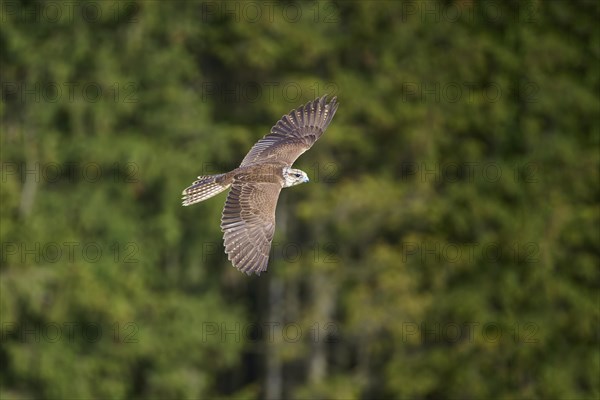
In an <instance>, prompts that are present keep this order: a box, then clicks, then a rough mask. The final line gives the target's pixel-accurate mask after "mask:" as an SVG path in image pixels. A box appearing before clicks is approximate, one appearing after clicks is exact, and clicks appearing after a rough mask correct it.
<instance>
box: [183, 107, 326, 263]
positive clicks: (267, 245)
mask: <svg viewBox="0 0 600 400" xmlns="http://www.w3.org/2000/svg"><path fill="white" fill-rule="evenodd" d="M336 100H337V98H336V97H333V98H332V99H331V100H330V101H329V102H327V96H323V97H321V98H318V99H315V100H313V101H311V102H309V103H306V104H305V105H304V106H302V107H299V108H297V109H295V110H292V111H290V112H289V113H288V114H286V115H284V116H283V117H281V119H280V120H279V121H278V122H277V123H276V124H275V125H274V126H273V127H272V128H271V132H270V133H269V134H267V135H265V136H264V137H263V138H262V139H260V140H259V141H258V142H257V143H256V144H255V145H254V146H253V147H252V149H250V152H249V153H248V154H247V155H246V157H244V159H243V160H242V163H241V164H240V166H239V167H238V168H236V169H234V170H233V171H230V172H227V173H224V174H217V175H201V176H199V177H198V179H197V180H196V181H195V182H194V183H192V185H191V186H189V187H188V188H186V189H185V190H184V191H183V193H182V195H183V197H182V200H183V205H184V206H189V205H192V204H195V203H198V202H200V201H204V200H206V199H208V198H211V197H213V196H215V195H217V194H219V193H221V192H222V191H224V190H226V189H230V190H229V193H228V194H227V199H226V200H225V207H224V208H223V213H222V216H221V230H222V231H223V241H224V244H225V253H227V258H228V259H229V261H231V263H232V264H233V266H234V267H236V268H237V269H239V270H240V271H242V272H245V273H247V274H248V275H251V274H252V273H256V274H257V275H260V273H261V272H263V271H266V269H267V264H268V262H269V252H270V250H271V242H272V241H273V234H274V233H275V208H276V207H277V199H278V198H279V193H280V192H281V189H282V188H287V187H290V186H295V185H299V184H301V183H305V182H308V181H309V179H308V176H307V175H306V173H305V172H304V171H301V170H299V169H294V168H292V164H293V163H294V161H296V159H297V158H298V157H299V156H300V155H301V154H302V153H304V152H305V151H306V150H308V149H310V148H311V147H312V145H313V144H314V143H315V142H316V141H317V140H318V139H319V138H320V137H321V135H323V132H325V129H327V126H329V123H330V122H331V120H332V118H333V116H334V115H335V112H336V111H337V108H338V103H337V101H336Z"/></svg>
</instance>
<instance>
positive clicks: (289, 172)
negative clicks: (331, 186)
mask: <svg viewBox="0 0 600 400" xmlns="http://www.w3.org/2000/svg"><path fill="white" fill-rule="evenodd" d="M283 179H284V180H285V184H284V185H283V187H290V186H295V185H299V184H301V183H306V182H308V181H309V179H308V175H306V172H304V171H302V170H299V169H294V168H284V169H283Z"/></svg>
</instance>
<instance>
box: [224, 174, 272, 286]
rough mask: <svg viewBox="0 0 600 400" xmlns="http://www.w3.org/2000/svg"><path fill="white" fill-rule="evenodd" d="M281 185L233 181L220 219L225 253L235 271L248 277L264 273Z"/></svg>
mask: <svg viewBox="0 0 600 400" xmlns="http://www.w3.org/2000/svg"><path fill="white" fill-rule="evenodd" d="M281 186H282V185H281V184H280V183H271V182H253V181H239V180H236V181H234V182H233V184H232V186H231V190H230V191H229V194H228V195H227V200H226V201H225V208H224V209H223V215H222V218H221V230H222V231H223V232H224V235H223V239H224V243H225V252H226V253H227V257H228V259H229V260H230V261H231V263H232V264H233V266H234V267H236V268H237V269H239V270H240V271H242V272H245V273H247V274H248V275H250V274H252V273H256V274H259V275H260V273H261V272H262V271H265V270H266V269H267V263H268V261H269V252H270V249H271V242H272V241H273V234H274V233H275V208H276V206H277V199H278V198H279V192H280V191H281Z"/></svg>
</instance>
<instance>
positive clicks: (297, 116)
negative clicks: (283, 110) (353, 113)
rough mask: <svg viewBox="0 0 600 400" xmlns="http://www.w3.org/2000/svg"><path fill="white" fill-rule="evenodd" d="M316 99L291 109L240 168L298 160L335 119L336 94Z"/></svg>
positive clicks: (251, 150) (291, 162)
mask: <svg viewBox="0 0 600 400" xmlns="http://www.w3.org/2000/svg"><path fill="white" fill-rule="evenodd" d="M326 98H327V96H323V97H321V98H319V99H316V100H313V101H311V102H309V103H306V105H304V106H302V107H299V108H297V109H296V110H293V111H290V113H289V114H287V115H284V116H283V117H281V119H280V120H279V121H278V122H277V123H276V124H275V126H273V127H272V128H271V133H269V134H268V135H266V136H265V137H263V138H262V139H260V140H259V141H258V142H257V143H256V144H255V145H254V146H253V147H252V149H250V152H249V153H248V154H247V155H246V157H244V159H243V160H242V163H241V164H240V167H244V166H248V165H252V164H256V163H262V162H265V161H267V162H273V161H280V162H285V163H286V164H287V165H289V166H291V165H292V164H293V163H294V161H296V159H297V158H298V157H300V155H301V154H302V153H304V152H305V151H306V150H308V149H310V148H311V146H312V145H313V144H314V143H315V142H316V141H317V139H319V138H320V137H321V135H322V134H323V132H325V129H327V126H328V125H329V123H330V122H331V119H332V118H333V116H334V114H335V112H336V110H337V107H338V104H337V101H336V100H337V98H336V97H334V98H332V99H331V101H330V102H329V103H327V102H326V100H327V99H326Z"/></svg>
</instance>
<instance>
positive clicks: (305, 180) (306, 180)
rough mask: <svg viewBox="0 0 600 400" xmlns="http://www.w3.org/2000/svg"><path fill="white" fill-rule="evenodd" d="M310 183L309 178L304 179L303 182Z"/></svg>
mask: <svg viewBox="0 0 600 400" xmlns="http://www.w3.org/2000/svg"><path fill="white" fill-rule="evenodd" d="M309 181H310V179H308V176H307V177H305V178H304V180H303V181H302V182H304V183H306V182H309Z"/></svg>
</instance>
